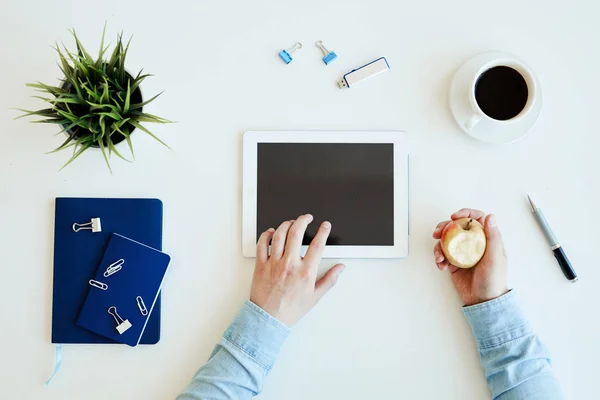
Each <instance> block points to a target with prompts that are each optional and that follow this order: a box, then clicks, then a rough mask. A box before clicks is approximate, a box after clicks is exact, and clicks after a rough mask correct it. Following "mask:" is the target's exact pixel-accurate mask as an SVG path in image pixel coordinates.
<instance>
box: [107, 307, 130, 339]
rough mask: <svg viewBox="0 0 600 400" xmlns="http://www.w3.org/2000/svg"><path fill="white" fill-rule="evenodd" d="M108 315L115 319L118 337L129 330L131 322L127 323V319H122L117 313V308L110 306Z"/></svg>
mask: <svg viewBox="0 0 600 400" xmlns="http://www.w3.org/2000/svg"><path fill="white" fill-rule="evenodd" d="M108 313H109V314H110V315H112V317H113V318H114V319H115V322H116V323H117V332H119V335H122V334H123V333H125V331H126V330H127V329H129V328H131V326H132V325H131V322H129V320H128V319H123V318H122V317H121V316H120V315H119V314H118V313H117V307H115V306H110V307H109V308H108Z"/></svg>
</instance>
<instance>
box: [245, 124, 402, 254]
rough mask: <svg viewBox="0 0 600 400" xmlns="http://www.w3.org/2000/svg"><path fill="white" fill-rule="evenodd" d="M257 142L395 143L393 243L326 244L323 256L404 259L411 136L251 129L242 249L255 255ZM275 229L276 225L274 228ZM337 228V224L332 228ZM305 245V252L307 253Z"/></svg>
mask: <svg viewBox="0 0 600 400" xmlns="http://www.w3.org/2000/svg"><path fill="white" fill-rule="evenodd" d="M258 143H391V144H393V145H394V245H393V246H327V247H326V248H325V251H324V253H323V257H324V258H405V257H407V256H408V238H409V219H408V218H409V215H408V206H409V191H408V183H409V176H408V175H409V168H408V154H409V147H408V135H407V134H406V132H402V131H347V132H346V131H340V132H330V131H329V132H327V131H248V132H245V133H244V138H243V170H242V171H243V172H242V178H243V184H242V251H243V254H244V256H245V257H255V256H256V241H257V237H256V212H257V199H256V195H257V187H256V181H257V152H258ZM274 228H276V227H274ZM333 229H335V227H333ZM306 247H307V246H303V247H302V254H304V253H305V252H306Z"/></svg>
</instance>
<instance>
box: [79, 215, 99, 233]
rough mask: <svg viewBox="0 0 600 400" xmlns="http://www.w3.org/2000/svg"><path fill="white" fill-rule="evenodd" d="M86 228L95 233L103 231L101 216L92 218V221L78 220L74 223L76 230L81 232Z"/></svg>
mask: <svg viewBox="0 0 600 400" xmlns="http://www.w3.org/2000/svg"><path fill="white" fill-rule="evenodd" d="M85 229H88V230H90V231H92V232H94V233H96V232H102V224H101V223H100V218H92V220H91V221H90V222H88V223H85V224H78V223H77V222H75V223H74V224H73V231H74V232H79V231H82V230H85Z"/></svg>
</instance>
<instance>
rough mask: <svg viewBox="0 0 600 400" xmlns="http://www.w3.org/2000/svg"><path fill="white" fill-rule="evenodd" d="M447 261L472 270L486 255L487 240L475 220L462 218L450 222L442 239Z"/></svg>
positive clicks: (481, 227) (481, 226) (441, 242)
mask: <svg viewBox="0 0 600 400" xmlns="http://www.w3.org/2000/svg"><path fill="white" fill-rule="evenodd" d="M440 245H441V247H442V251H443V252H444V255H445V256H446V259H447V260H448V261H449V262H450V263H451V264H452V265H456V266H457V267H458V268H472V267H474V266H475V265H476V264H477V263H478V262H479V260H481V258H482V257H483V254H484V253H485V246H486V238H485V232H484V230H483V225H481V224H480V223H479V222H478V221H477V220H475V219H473V218H460V219H457V220H455V221H452V222H450V223H449V224H448V225H446V227H445V228H444V230H443V231H442V237H441V239H440Z"/></svg>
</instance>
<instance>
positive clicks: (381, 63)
mask: <svg viewBox="0 0 600 400" xmlns="http://www.w3.org/2000/svg"><path fill="white" fill-rule="evenodd" d="M389 69H390V65H389V64H388V62H387V60H386V59H385V57H381V58H378V59H377V60H375V61H371V62H370V63H368V64H366V65H363V66H362V67H359V68H356V69H353V70H352V71H350V72H348V73H347V74H346V75H344V78H343V79H342V80H341V81H339V82H338V86H339V87H340V88H342V89H343V88H346V87H347V88H349V87H351V86H352V85H356V84H357V83H358V82H362V81H364V80H365V79H369V78H371V77H373V76H375V75H377V74H380V73H382V72H385V71H388V70H389Z"/></svg>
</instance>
